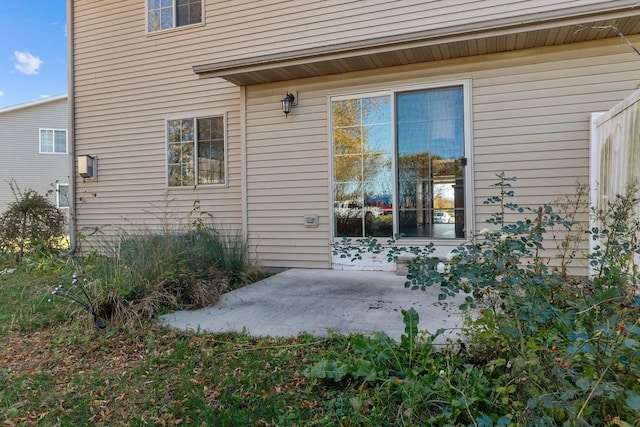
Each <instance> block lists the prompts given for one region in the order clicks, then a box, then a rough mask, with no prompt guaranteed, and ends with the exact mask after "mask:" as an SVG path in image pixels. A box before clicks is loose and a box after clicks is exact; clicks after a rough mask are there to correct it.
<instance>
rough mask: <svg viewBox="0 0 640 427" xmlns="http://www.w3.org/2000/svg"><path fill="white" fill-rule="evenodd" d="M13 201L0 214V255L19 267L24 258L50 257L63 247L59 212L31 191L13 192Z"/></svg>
mask: <svg viewBox="0 0 640 427" xmlns="http://www.w3.org/2000/svg"><path fill="white" fill-rule="evenodd" d="M16 199H17V200H16V201H15V202H12V203H10V204H9V207H8V208H7V210H6V211H4V212H3V213H2V215H0V252H4V253H6V254H10V255H11V256H13V257H14V259H15V261H16V262H17V263H18V264H21V263H22V260H23V258H24V257H25V255H29V254H53V253H56V252H57V251H59V250H60V249H62V248H64V247H65V246H66V245H65V243H66V241H65V239H64V235H65V221H66V219H65V216H64V214H63V213H62V211H60V209H58V208H57V207H56V206H55V205H54V204H53V203H51V202H50V201H49V200H48V199H47V198H46V197H44V196H41V195H40V194H38V193H37V192H35V191H33V190H26V191H25V192H24V193H20V192H17V193H16Z"/></svg>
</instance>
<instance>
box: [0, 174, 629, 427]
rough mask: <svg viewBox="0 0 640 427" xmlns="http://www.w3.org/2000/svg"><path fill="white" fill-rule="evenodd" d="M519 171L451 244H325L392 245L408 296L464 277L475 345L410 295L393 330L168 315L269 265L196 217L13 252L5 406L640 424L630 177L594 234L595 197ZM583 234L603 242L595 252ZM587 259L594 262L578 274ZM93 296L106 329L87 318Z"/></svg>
mask: <svg viewBox="0 0 640 427" xmlns="http://www.w3.org/2000/svg"><path fill="white" fill-rule="evenodd" d="M513 182H514V179H513V178H508V177H506V176H504V175H500V176H499V182H497V183H496V189H497V195H496V196H495V197H492V198H490V199H488V200H487V204H488V205H490V206H494V207H495V214H494V215H492V216H491V217H490V218H489V221H488V224H487V229H485V230H482V231H481V232H479V233H478V235H477V236H475V239H474V240H473V241H472V242H470V243H468V244H465V245H461V246H460V247H458V248H457V249H456V250H455V251H453V252H452V253H451V254H450V257H449V259H448V260H441V259H438V258H435V257H434V256H433V251H434V248H433V247H432V246H430V245H429V246H424V247H402V246H400V245H399V243H401V240H400V239H391V240H390V241H388V242H386V243H385V244H381V243H379V242H378V241H377V240H375V239H361V240H358V241H354V242H351V241H348V240H345V241H343V242H342V243H341V244H339V245H336V246H335V248H334V250H335V253H336V254H341V255H342V256H349V257H354V258H357V257H358V256H361V255H362V254H363V253H364V252H367V251H371V252H379V253H383V252H384V253H387V254H388V256H389V259H390V260H391V261H393V260H394V259H395V258H397V257H398V256H401V255H402V256H406V255H407V254H410V255H411V256H412V257H413V259H412V260H411V261H410V262H409V263H408V270H409V273H408V277H407V283H406V288H408V289H398V292H412V291H413V292H416V298H419V297H420V292H419V291H420V290H421V289H426V287H428V286H438V287H439V288H440V289H441V295H440V298H442V299H445V298H448V297H449V296H451V295H457V294H459V293H465V294H466V295H467V298H466V300H465V302H464V303H463V304H462V306H461V307H460V308H461V310H463V312H464V313H465V315H466V321H465V327H464V337H465V338H464V341H462V342H448V343H447V344H445V345H440V344H436V341H437V339H438V338H441V336H440V332H441V331H433V333H429V332H427V331H424V330H421V328H420V324H419V320H420V319H419V318H418V315H417V313H416V312H415V311H413V310H407V311H403V319H404V325H405V333H404V335H403V336H402V338H401V340H400V341H399V342H396V341H394V340H392V339H390V338H389V337H388V336H387V335H385V334H384V333H378V334H375V335H373V336H364V335H359V334H354V335H349V336H339V335H331V336H329V337H325V338H314V337H312V336H310V335H307V334H302V335H300V336H298V337H296V338H292V339H257V338H252V337H249V336H246V335H244V334H209V333H202V332H201V331H193V332H179V331H175V330H171V329H166V328H163V327H161V326H159V325H158V324H157V323H156V322H154V319H155V317H156V316H157V315H158V314H159V313H162V312H164V311H166V310H171V309H174V308H178V307H196V306H200V305H202V304H207V303H209V302H210V301H213V300H215V298H217V296H219V295H220V294H221V293H222V292H225V291H226V290H227V289H230V288H233V287H234V286H242V284H244V283H247V282H250V281H252V280H256V279H257V278H260V277H261V276H260V274H261V273H260V272H259V269H257V270H256V267H255V266H253V265H251V263H249V262H248V261H246V260H248V258H246V253H247V249H248V247H247V245H246V242H245V241H244V240H243V239H241V238H240V237H239V236H233V235H231V236H228V235H226V236H225V235H223V234H222V233H221V232H218V231H217V230H215V229H213V228H209V227H208V226H207V225H206V224H205V223H203V222H201V221H196V222H194V224H193V227H190V228H189V229H188V230H187V231H186V232H185V233H181V234H170V233H165V234H161V235H159V234H157V233H155V234H154V233H147V234H145V233H141V234H136V235H125V236H123V238H122V239H121V240H120V241H119V242H118V244H117V245H116V247H115V248H114V251H113V252H112V253H111V254H110V256H108V257H107V256H104V255H100V254H98V253H92V254H90V255H89V256H87V257H85V259H83V260H82V261H78V260H71V259H67V258H61V257H57V256H50V255H49V256H44V255H40V256H32V257H29V258H25V261H26V260H27V259H28V262H23V263H22V265H20V266H15V265H14V264H11V265H9V264H10V263H13V262H14V258H13V257H12V256H8V257H6V258H4V261H3V263H4V265H3V267H4V270H3V272H4V273H5V274H1V275H0V288H1V290H2V292H0V381H1V382H2V384H3V385H4V387H2V388H0V421H2V422H3V424H4V425H76V424H77V425H140V426H142V425H180V424H185V425H219V426H236V425H247V426H249V425H255V426H311V425H317V426H371V425H375V426H423V425H429V426H431V425H437V426H551V425H554V426H555V425H561V426H591V425H603V426H622V427H626V426H638V425H640V416H639V414H640V375H639V374H638V373H639V372H640V324H639V322H640V320H639V319H640V297H639V295H638V276H637V273H638V272H637V268H636V264H635V260H636V259H637V258H636V256H637V254H638V252H639V249H640V248H639V246H638V233H639V232H640V227H639V224H638V219H637V217H636V214H635V212H636V210H635V209H636V206H637V205H638V188H637V186H635V185H634V186H630V187H629V189H628V191H627V192H626V193H625V194H622V195H620V196H618V197H617V198H616V199H615V200H612V201H611V203H610V204H609V205H608V206H606V207H604V208H603V209H601V210H599V211H595V212H593V213H592V214H593V215H595V216H596V217H597V220H598V221H597V224H598V225H597V226H596V227H594V228H592V229H591V230H584V229H583V226H582V225H581V224H582V222H584V221H582V222H579V221H578V220H577V218H578V217H580V213H581V212H582V210H583V209H588V208H586V207H585V206H584V201H580V200H578V199H575V200H573V201H571V200H565V201H563V202H562V203H553V204H549V205H547V206H541V207H540V208H535V209H527V208H522V207H520V206H518V205H517V204H515V203H513V200H514V199H513V196H514V192H513V190H512V188H511V185H512V183H513ZM578 193H579V192H578ZM559 206H560V208H558V207H559ZM582 235H587V236H588V237H589V238H590V239H593V241H594V250H593V251H592V253H590V254H588V255H586V256H584V257H581V255H580V254H579V252H580V245H579V242H580V241H581V236H582ZM548 236H552V238H551V239H548ZM549 241H551V242H552V243H551V244H550V245H551V247H552V249H554V250H555V252H557V253H559V254H560V255H559V257H558V258H556V259H552V260H550V258H549V257H548V253H549V251H548V248H546V247H545V245H546V244H547V243H548V242H549ZM581 258H582V260H584V261H586V262H588V263H589V264H590V266H591V269H592V271H593V275H592V277H590V278H585V277H572V276H571V275H570V271H571V270H570V267H571V263H572V262H574V261H576V260H580V259H581ZM242 260H245V261H242ZM9 267H11V270H9ZM9 271H11V272H10V273H9ZM74 274H76V275H77V276H78V278H79V280H77V281H76V282H72V277H73V275H74ZM85 279H86V280H85ZM60 284H63V286H67V284H72V285H74V286H82V287H83V288H81V289H78V290H77V291H79V293H78V292H77V291H76V292H75V293H74V294H73V295H74V296H76V295H82V297H81V300H82V301H83V303H82V304H80V303H77V302H75V301H73V299H64V298H62V299H56V295H51V292H52V291H54V290H55V289H56V288H57V287H58V286H59V285H60ZM58 290H59V289H58ZM209 292H211V293H209ZM85 297H86V298H87V299H82V298H85ZM49 299H52V300H53V301H52V302H48V300H49ZM87 300H90V301H91V303H92V304H93V305H94V306H95V311H96V314H97V318H98V319H99V320H100V321H103V322H104V323H105V325H104V326H105V327H104V328H103V329H99V328H96V327H94V326H93V324H92V322H91V321H89V320H91V317H92V313H91V312H90V311H91V310H89V309H87V306H89V307H91V304H89V305H87V304H86V303H84V302H85V301H87Z"/></svg>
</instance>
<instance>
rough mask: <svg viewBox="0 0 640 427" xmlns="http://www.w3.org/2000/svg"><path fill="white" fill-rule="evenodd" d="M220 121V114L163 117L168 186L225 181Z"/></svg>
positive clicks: (222, 127)
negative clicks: (165, 127)
mask: <svg viewBox="0 0 640 427" xmlns="http://www.w3.org/2000/svg"><path fill="white" fill-rule="evenodd" d="M224 123H225V120H224V116H214V117H202V118H189V119H177V120H167V144H168V151H167V153H168V161H167V166H168V176H169V186H170V187H183V186H194V185H203V184H225V183H226V161H225V151H226V150H225V127H224ZM196 153H197V156H196Z"/></svg>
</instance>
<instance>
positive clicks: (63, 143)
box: [54, 130, 67, 153]
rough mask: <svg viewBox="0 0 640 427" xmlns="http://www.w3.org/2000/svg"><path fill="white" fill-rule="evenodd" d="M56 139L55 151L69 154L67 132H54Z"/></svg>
mask: <svg viewBox="0 0 640 427" xmlns="http://www.w3.org/2000/svg"><path fill="white" fill-rule="evenodd" d="M54 137H55V141H54V144H55V147H54V151H55V152H56V153H66V152H67V131H64V130H57V131H55V132H54Z"/></svg>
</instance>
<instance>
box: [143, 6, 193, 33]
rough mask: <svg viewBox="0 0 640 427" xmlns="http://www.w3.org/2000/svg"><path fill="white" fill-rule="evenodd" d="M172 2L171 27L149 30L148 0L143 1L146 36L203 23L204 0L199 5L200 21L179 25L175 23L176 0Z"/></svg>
mask: <svg viewBox="0 0 640 427" xmlns="http://www.w3.org/2000/svg"><path fill="white" fill-rule="evenodd" d="M172 3H173V27H171V28H165V29H164V30H155V31H149V0H145V1H144V31H145V34H146V35H147V36H153V35H156V34H166V33H169V32H172V31H180V30H183V29H187V28H194V27H202V26H203V25H204V23H205V22H204V21H205V16H206V13H205V5H206V4H205V1H204V0H200V3H201V6H200V7H201V10H202V16H201V20H200V22H195V23H193V24H188V25H181V26H177V25H176V19H177V16H176V0H172Z"/></svg>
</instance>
